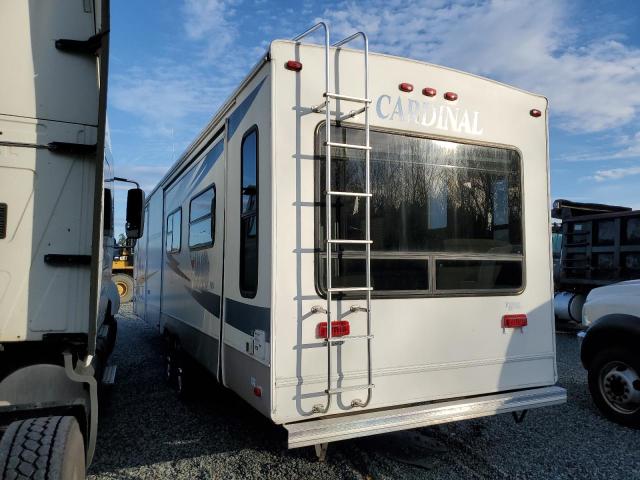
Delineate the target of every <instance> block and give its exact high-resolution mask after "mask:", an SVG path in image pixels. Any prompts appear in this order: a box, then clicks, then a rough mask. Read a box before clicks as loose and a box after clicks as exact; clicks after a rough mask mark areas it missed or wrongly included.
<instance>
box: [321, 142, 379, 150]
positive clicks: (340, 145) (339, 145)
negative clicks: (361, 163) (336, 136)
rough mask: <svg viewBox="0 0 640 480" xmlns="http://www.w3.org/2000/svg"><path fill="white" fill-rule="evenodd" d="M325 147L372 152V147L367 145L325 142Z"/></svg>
mask: <svg viewBox="0 0 640 480" xmlns="http://www.w3.org/2000/svg"><path fill="white" fill-rule="evenodd" d="M324 145H325V147H336V148H351V149H353V150H371V147H368V146H366V145H355V144H353V143H337V142H324Z"/></svg>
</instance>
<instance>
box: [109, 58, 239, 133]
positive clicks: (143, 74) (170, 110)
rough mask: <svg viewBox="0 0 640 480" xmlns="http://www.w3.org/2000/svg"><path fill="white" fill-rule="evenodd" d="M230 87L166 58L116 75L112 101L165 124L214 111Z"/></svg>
mask: <svg viewBox="0 0 640 480" xmlns="http://www.w3.org/2000/svg"><path fill="white" fill-rule="evenodd" d="M227 90H228V87H227V85H222V86H221V85H220V84H219V83H217V82H214V81H212V80H211V78H208V77H206V76H205V75H203V74H202V73H200V72H199V71H198V70H195V69H194V68H193V67H191V66H189V65H179V64H177V63H175V62H168V61H165V62H163V63H161V64H156V65H154V66H150V67H148V68H142V67H137V66H136V67H132V68H130V69H128V70H127V71H126V72H125V73H123V74H118V75H114V77H113V78H112V89H111V91H110V94H111V97H110V101H111V102H112V105H113V106H114V107H115V108H117V109H119V110H122V111H124V112H128V113H131V114H134V115H136V116H138V117H142V118H143V119H144V120H145V121H147V122H149V123H150V124H151V126H154V125H155V126H158V127H159V128H165V127H166V126H167V125H169V126H170V125H173V124H175V123H176V122H178V121H181V120H183V119H184V118H186V117H188V116H189V115H191V114H193V113H203V112H212V108H213V107H214V106H215V105H216V104H217V103H219V102H220V99H221V97H223V96H224V95H225V94H226V92H227Z"/></svg>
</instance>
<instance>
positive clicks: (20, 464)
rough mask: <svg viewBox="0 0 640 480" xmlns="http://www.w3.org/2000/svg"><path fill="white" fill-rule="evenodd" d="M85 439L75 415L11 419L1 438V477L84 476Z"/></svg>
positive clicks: (50, 479) (47, 479)
mask: <svg viewBox="0 0 640 480" xmlns="http://www.w3.org/2000/svg"><path fill="white" fill-rule="evenodd" d="M85 474H86V471H85V450H84V439H83V437H82V434H81V433H80V428H79V426H78V422H77V421H76V419H75V418H74V417H41V418H29V419H27V420H20V421H17V422H13V423H12V424H11V425H9V428H8V429H7V431H6V432H5V434H4V436H3V437H2V439H1V440H0V478H2V479H4V480H31V479H34V480H36V479H38V480H39V479H42V480H83V479H84V478H85Z"/></svg>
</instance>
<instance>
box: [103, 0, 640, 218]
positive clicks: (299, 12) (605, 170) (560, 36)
mask: <svg viewBox="0 0 640 480" xmlns="http://www.w3.org/2000/svg"><path fill="white" fill-rule="evenodd" d="M320 19H324V20H327V21H328V22H330V25H331V26H332V30H333V32H332V33H335V34H336V35H340V34H343V35H346V34H349V33H351V32H353V31H356V30H364V31H365V32H367V33H368V34H369V38H370V42H371V50H372V51H377V52H383V53H391V54H395V55H401V56H406V57H411V58H415V59H419V60H425V61H428V62H432V63H437V64H441V65H446V66H449V67H454V68H459V69H461V70H465V71H469V72H472V73H476V74H479V75H483V76H486V77H489V78H493V79H496V80H499V81H502V82H505V83H508V84H511V85H514V86H518V87H521V88H524V89H526V90H530V91H533V92H536V93H541V94H543V95H545V96H547V97H548V98H549V102H550V126H551V130H550V142H551V143H550V145H551V185H552V198H553V199H555V198H567V199H572V200H576V201H593V202H603V203H613V204H619V205H627V206H631V207H634V208H638V209H640V2H638V1H636V0H619V1H613V0H609V1H607V0H601V1H586V0H585V1H575V2H567V1H564V0H555V1H554V0H551V1H544V0H538V1H527V0H513V1H493V2H491V1H481V0H473V1H460V2H448V1H440V0H423V1H412V0H402V1H400V0H368V1H365V0H350V1H346V2H343V1H338V2H320V1H316V2H314V1H309V0H298V1H268V0H155V1H153V2H147V1H142V0H134V1H132V0H112V18H111V63H110V85H109V113H108V114H109V123H110V128H111V142H112V148H113V154H114V157H115V162H116V174H117V175H118V176H126V177H130V178H134V179H137V180H138V181H140V183H141V185H142V187H143V188H144V189H145V190H146V191H147V192H150V191H151V189H152V188H153V187H154V186H155V184H156V183H157V182H158V180H159V179H160V178H161V177H162V175H163V174H164V172H165V171H166V170H167V169H168V168H169V167H170V166H171V165H172V164H173V162H174V161H175V160H176V158H177V157H178V156H179V155H180V153H181V152H182V151H183V149H184V148H185V147H186V146H187V145H188V144H189V143H190V142H191V140H192V139H193V138H194V137H195V136H196V135H197V134H198V132H199V131H200V130H201V129H202V128H203V127H204V125H205V124H206V123H207V121H208V120H209V119H210V118H211V117H212V116H213V115H214V114H215V112H216V110H217V108H218V107H219V106H220V105H221V104H222V103H223V102H224V100H225V99H226V98H227V96H228V95H229V94H230V93H231V92H232V90H233V89H234V88H235V86H237V84H238V83H239V82H240V80H241V79H242V78H243V77H244V75H245V74H246V73H247V72H248V70H249V69H250V68H251V67H252V66H253V64H255V62H256V61H257V60H258V58H259V57H260V55H262V54H263V53H264V52H265V51H266V49H267V46H268V44H269V42H270V41H271V40H272V39H275V38H291V37H292V36H294V35H295V34H297V33H300V32H301V31H303V30H305V29H306V28H307V27H308V26H310V25H312V24H313V23H315V22H316V21H318V20H320ZM336 38H337V37H336ZM116 198H117V201H118V208H117V211H116V222H117V231H121V230H122V228H123V224H124V208H123V207H124V202H125V198H124V191H122V190H121V191H119V192H118V194H117V197H116Z"/></svg>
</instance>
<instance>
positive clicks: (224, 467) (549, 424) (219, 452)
mask: <svg viewBox="0 0 640 480" xmlns="http://www.w3.org/2000/svg"><path fill="white" fill-rule="evenodd" d="M130 312H131V311H130V307H129V306H125V311H124V312H122V313H123V315H121V316H120V318H119V325H118V327H119V329H118V345H117V347H116V351H115V352H114V355H113V362H114V363H116V364H117V365H118V374H117V378H116V385H115V386H114V387H113V388H112V389H111V391H110V392H108V394H107V398H106V399H104V400H103V401H102V407H101V408H102V410H101V412H100V430H99V433H98V445H97V449H96V455H95V458H94V462H93V465H92V467H91V470H90V475H89V478H90V479H93V480H98V479H165V478H166V479H213V478H224V479H250V478H287V479H293V478H314V479H315V478H318V479H338V478H345V479H397V478H407V479H430V478H434V479H435V478H438V479H447V478H451V479H465V478H474V479H475V478H492V479H493V478H509V479H525V478H545V479H546V478H572V479H573V478H575V479H585V478H602V479H615V478H625V479H631V478H637V479H640V432H638V431H635V430H631V429H628V428H624V427H621V426H618V425H615V424H613V423H610V422H608V421H606V420H605V419H603V418H602V417H600V415H599V414H598V413H597V411H596V410H595V407H594V406H593V404H592V402H591V399H590V397H589V393H588V390H587V385H586V375H585V372H584V371H583V370H582V367H581V365H580V363H579V360H578V358H579V357H578V352H579V346H578V342H577V339H576V338H575V336H574V335H573V334H571V335H568V334H558V336H557V345H558V368H559V371H560V384H561V385H562V386H564V387H565V388H566V389H567V390H568V393H569V401H568V403H567V404H566V405H562V406H558V407H550V408H544V409H538V410H532V411H530V412H529V413H528V415H527V418H526V419H525V421H524V423H522V424H520V425H516V424H515V423H514V422H513V420H512V418H511V416H510V415H502V416H497V417H492V418H484V419H478V420H468V421H465V422H459V423H454V424H449V425H442V426H437V427H430V428H422V429H418V430H412V431H406V432H399V433H393V434H387V435H378V436H374V437H369V438H361V439H354V440H348V441H344V442H339V443H335V444H331V445H330V446H329V452H328V458H327V461H326V462H324V463H319V462H317V461H316V459H315V455H314V453H313V449H312V448H302V449H296V450H287V449H286V435H285V434H284V430H283V429H281V428H279V427H276V426H274V425H273V424H272V423H270V421H268V420H267V419H265V418H264V417H262V416H261V415H259V414H257V413H256V412H255V411H254V410H252V409H251V408H250V407H249V406H248V405H246V404H245V403H244V402H243V401H241V400H239V399H238V397H236V396H235V395H234V394H233V393H230V392H228V391H224V390H222V389H219V388H216V387H214V386H213V382H212V381H207V380H206V377H204V376H203V377H201V378H200V382H199V385H201V388H200V391H199V392H198V397H197V398H195V399H192V400H189V401H187V402H182V401H180V400H178V399H177V398H176V395H175V393H174V392H173V391H172V390H171V389H170V388H169V387H167V386H166V384H165V383H164V382H163V381H162V373H163V365H162V356H161V352H162V348H161V347H162V345H161V341H160V338H159V336H158V334H157V331H156V330H155V328H154V327H152V326H151V325H148V324H146V323H144V322H143V321H141V320H139V319H137V318H136V317H135V316H133V315H132V314H131V313H130Z"/></svg>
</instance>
